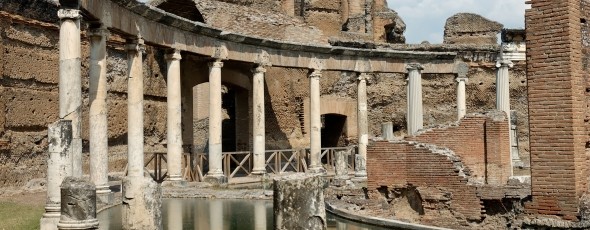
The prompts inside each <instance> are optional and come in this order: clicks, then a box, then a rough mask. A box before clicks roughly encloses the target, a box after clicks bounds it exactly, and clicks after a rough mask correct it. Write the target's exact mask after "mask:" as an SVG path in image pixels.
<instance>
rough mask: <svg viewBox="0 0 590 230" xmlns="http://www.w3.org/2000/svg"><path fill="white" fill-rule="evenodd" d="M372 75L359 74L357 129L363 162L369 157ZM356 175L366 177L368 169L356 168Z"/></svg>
mask: <svg viewBox="0 0 590 230" xmlns="http://www.w3.org/2000/svg"><path fill="white" fill-rule="evenodd" d="M369 78H370V75H368V74H366V73H361V74H359V77H358V82H357V83H358V84H357V112H358V114H357V126H358V127H357V130H358V143H359V144H358V154H359V157H360V158H362V159H364V160H363V161H361V162H362V163H363V164H364V163H365V162H366V159H367V145H368V144H369V121H368V120H369V118H368V113H367V80H368V79H369ZM359 168H360V169H366V167H364V166H362V167H359ZM354 176H355V177H360V178H366V177H367V171H366V170H359V169H356V170H355V173H354Z"/></svg>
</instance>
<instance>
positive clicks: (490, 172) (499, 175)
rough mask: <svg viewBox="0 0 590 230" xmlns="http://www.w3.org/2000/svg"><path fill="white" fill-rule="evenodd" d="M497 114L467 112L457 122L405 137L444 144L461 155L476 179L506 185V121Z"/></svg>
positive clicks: (507, 175)
mask: <svg viewBox="0 0 590 230" xmlns="http://www.w3.org/2000/svg"><path fill="white" fill-rule="evenodd" d="M498 113H500V112H499V111H494V112H490V114H492V115H494V116H486V115H478V114H470V115H467V116H466V117H464V118H463V119H461V121H460V122H459V123H458V124H457V125H454V126H448V127H441V128H434V129H429V130H426V131H422V132H421V133H420V134H418V135H417V136H414V137H409V138H406V139H407V140H410V141H418V142H422V143H429V144H435V145H437V146H440V147H447V148H449V149H451V150H453V152H455V154H456V155H457V156H459V157H461V159H462V162H463V163H464V164H465V165H466V166H467V167H468V168H469V169H470V170H471V176H472V177H473V178H474V179H475V180H477V181H479V182H482V183H483V182H487V183H489V184H506V182H507V181H508V177H510V175H511V169H510V167H511V162H510V142H509V141H510V139H509V136H508V135H509V133H508V121H507V119H506V116H505V115H504V113H500V114H498ZM494 118H495V119H494Z"/></svg>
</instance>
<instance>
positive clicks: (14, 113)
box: [0, 88, 58, 131]
mask: <svg viewBox="0 0 590 230" xmlns="http://www.w3.org/2000/svg"><path fill="white" fill-rule="evenodd" d="M0 91H2V92H3V94H2V95H1V96H0V101H1V102H0V104H2V103H3V104H4V105H5V106H6V110H5V111H6V118H5V119H6V128H21V129H22V128H29V127H46V126H47V124H48V123H49V122H50V121H54V120H56V119H57V116H58V114H57V104H58V100H57V99H58V95H57V93H56V92H47V91H38V90H30V89H19V88H4V90H0ZM34 130H35V131H37V130H36V129H34Z"/></svg>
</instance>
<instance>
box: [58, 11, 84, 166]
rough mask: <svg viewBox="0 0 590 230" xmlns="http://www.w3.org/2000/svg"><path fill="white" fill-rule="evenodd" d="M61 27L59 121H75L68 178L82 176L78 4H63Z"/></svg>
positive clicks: (73, 122) (59, 14) (80, 66)
mask: <svg viewBox="0 0 590 230" xmlns="http://www.w3.org/2000/svg"><path fill="white" fill-rule="evenodd" d="M60 5H61V7H62V8H61V9H60V10H59V11H58V12H57V16H58V17H59V18H60V19H61V20H60V27H59V118H60V119H61V120H71V121H72V145H71V149H70V151H69V153H68V154H69V157H70V159H71V162H69V163H68V166H67V168H68V169H67V170H68V171H69V174H68V175H71V176H75V177H81V176H82V139H81V130H80V129H81V121H80V119H81V117H82V111H81V110H82V82H81V71H82V65H81V58H80V57H81V43H80V17H81V16H80V10H79V7H80V6H79V3H78V2H77V1H65V0H61V1H60Z"/></svg>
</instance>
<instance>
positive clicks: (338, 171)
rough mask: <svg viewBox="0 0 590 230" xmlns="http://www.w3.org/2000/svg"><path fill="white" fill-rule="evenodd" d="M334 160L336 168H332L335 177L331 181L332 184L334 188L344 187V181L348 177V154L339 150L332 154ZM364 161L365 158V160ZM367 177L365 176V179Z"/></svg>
mask: <svg viewBox="0 0 590 230" xmlns="http://www.w3.org/2000/svg"><path fill="white" fill-rule="evenodd" d="M334 158H336V159H335V160H336V167H335V168H334V171H335V176H334V180H333V184H334V185H336V186H344V185H346V180H348V179H349V177H348V152H347V151H344V150H341V151H336V153H335V154H334ZM365 159H366V158H365ZM366 176H367V175H366V174H365V177H366Z"/></svg>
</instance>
